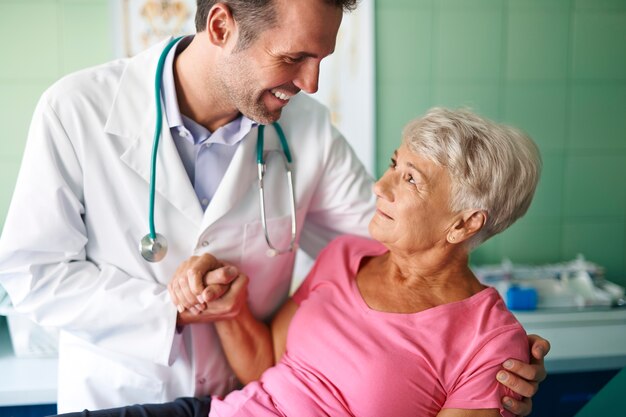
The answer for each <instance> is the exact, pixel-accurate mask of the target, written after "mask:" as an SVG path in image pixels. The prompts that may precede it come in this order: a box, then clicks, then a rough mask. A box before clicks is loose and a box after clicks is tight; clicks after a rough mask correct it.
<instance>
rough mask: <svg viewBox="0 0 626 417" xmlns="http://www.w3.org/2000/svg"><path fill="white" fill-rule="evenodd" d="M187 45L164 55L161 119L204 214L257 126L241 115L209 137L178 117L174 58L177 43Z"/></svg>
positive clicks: (198, 125)
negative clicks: (225, 175)
mask: <svg viewBox="0 0 626 417" xmlns="http://www.w3.org/2000/svg"><path fill="white" fill-rule="evenodd" d="M189 41H191V37H186V38H183V39H181V40H180V41H179V42H178V43H177V44H176V47H175V48H172V49H171V50H170V52H169V53H168V55H167V58H166V60H165V65H164V67H163V80H162V83H163V84H162V92H163V93H162V94H163V103H164V107H165V116H166V118H167V123H168V126H169V128H170V131H171V132H172V138H173V139H174V143H175V144H176V148H177V149H178V154H179V155H180V159H181V160H182V162H183V165H184V166H185V170H186V171H187V175H188V176H189V180H190V181H191V183H192V184H193V188H194V190H195V191H196V195H197V196H198V200H199V201H200V205H201V206H202V210H206V208H207V207H208V206H209V204H210V203H211V200H212V199H213V196H214V195H215V192H216V191H217V188H218V187H219V184H220V182H221V181H222V178H224V174H225V173H226V170H227V169H228V165H229V164H230V162H231V160H232V159H233V155H234V154H235V151H236V150H237V146H239V142H241V140H242V139H243V138H244V137H245V136H246V135H247V134H248V133H249V132H250V130H252V128H253V127H255V126H257V123H256V122H254V121H252V120H251V119H249V118H247V117H245V116H243V115H242V116H239V117H237V118H236V119H235V120H233V121H231V122H230V123H227V124H226V125H224V126H222V127H220V128H218V129H217V130H216V131H215V132H213V133H211V132H210V131H209V130H208V129H207V128H206V127H204V126H202V125H201V124H199V123H196V122H195V121H193V120H191V119H190V118H188V117H186V116H184V115H182V114H181V113H180V109H179V107H178V98H177V96H176V85H175V83H174V69H173V65H174V57H175V56H176V50H177V49H178V48H179V47H180V45H181V42H183V43H184V44H188V42H189Z"/></svg>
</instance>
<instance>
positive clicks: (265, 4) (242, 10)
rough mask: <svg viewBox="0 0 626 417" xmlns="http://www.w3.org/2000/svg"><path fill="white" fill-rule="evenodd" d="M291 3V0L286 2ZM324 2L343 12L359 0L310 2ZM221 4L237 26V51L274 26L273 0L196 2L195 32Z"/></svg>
mask: <svg viewBox="0 0 626 417" xmlns="http://www.w3.org/2000/svg"><path fill="white" fill-rule="evenodd" d="M287 1H292V0H287ZM312 1H325V2H326V3H329V4H334V5H335V6H337V7H341V8H342V9H343V11H344V12H349V11H352V10H354V9H356V6H357V3H358V1H359V0H312ZM218 3H222V4H225V5H227V6H228V7H229V9H230V12H231V13H232V15H233V19H235V21H236V22H237V24H238V25H239V30H240V33H239V40H238V43H237V49H238V50H242V49H246V48H247V47H248V46H249V45H250V44H251V43H252V41H254V40H255V39H256V37H257V36H258V35H259V33H261V32H263V31H264V30H266V29H269V28H271V27H272V26H274V25H275V24H276V10H275V6H276V4H275V2H274V0H222V1H219V0H197V6H198V7H197V9H196V20H195V21H196V31H197V32H202V31H203V30H205V29H206V21H207V18H208V16H209V11H210V10H211V7H213V6H214V5H216V4H218Z"/></svg>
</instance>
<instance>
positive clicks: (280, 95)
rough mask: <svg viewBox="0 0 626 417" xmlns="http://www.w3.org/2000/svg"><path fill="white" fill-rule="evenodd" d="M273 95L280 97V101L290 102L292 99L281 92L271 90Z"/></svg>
mask: <svg viewBox="0 0 626 417" xmlns="http://www.w3.org/2000/svg"><path fill="white" fill-rule="evenodd" d="M270 91H271V93H272V94H274V96H276V97H278V98H279V99H281V100H283V101H286V100H289V99H290V98H291V96H288V95H287V94H285V93H283V92H280V91H278V90H270Z"/></svg>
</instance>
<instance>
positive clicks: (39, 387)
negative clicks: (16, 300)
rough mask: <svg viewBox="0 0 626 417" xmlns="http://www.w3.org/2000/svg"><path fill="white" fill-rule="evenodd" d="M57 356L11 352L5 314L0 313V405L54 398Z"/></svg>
mask: <svg viewBox="0 0 626 417" xmlns="http://www.w3.org/2000/svg"><path fill="white" fill-rule="evenodd" d="M57 362H58V361H57V359H56V358H18V357H16V356H15V355H14V354H13V348H12V346H11V339H10V336H9V329H8V327H7V322H6V318H5V317H4V316H0V370H1V371H0V375H1V377H0V407H5V406H21V405H35V404H55V403H56V402H57Z"/></svg>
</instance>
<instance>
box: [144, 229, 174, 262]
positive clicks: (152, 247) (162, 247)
mask: <svg viewBox="0 0 626 417" xmlns="http://www.w3.org/2000/svg"><path fill="white" fill-rule="evenodd" d="M139 250H140V251H141V256H143V258H144V259H145V260H146V261H148V262H159V261H160V260H161V259H163V258H165V254H166V253H167V239H165V237H164V236H163V235H160V234H158V233H156V234H155V235H154V239H153V238H152V236H151V234H150V233H148V234H147V235H145V236H144V237H143V239H141V242H140V243H139Z"/></svg>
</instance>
